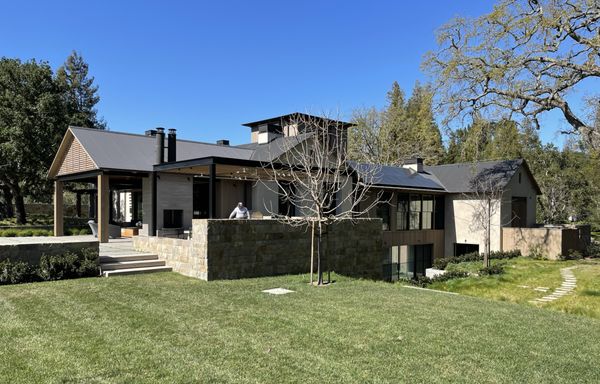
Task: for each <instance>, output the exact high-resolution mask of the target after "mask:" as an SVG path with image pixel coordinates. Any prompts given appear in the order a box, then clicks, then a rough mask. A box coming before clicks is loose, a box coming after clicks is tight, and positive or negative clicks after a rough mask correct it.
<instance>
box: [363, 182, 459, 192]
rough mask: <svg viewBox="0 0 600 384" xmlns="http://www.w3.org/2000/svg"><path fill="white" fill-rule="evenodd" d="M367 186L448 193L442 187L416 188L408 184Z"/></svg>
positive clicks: (370, 186)
mask: <svg viewBox="0 0 600 384" xmlns="http://www.w3.org/2000/svg"><path fill="white" fill-rule="evenodd" d="M369 188H383V189H399V190H405V191H428V192H440V193H448V191H446V190H445V189H444V188H418V187H413V186H409V185H392V184H371V185H369Z"/></svg>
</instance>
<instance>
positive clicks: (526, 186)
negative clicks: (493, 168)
mask: <svg viewBox="0 0 600 384" xmlns="http://www.w3.org/2000/svg"><path fill="white" fill-rule="evenodd" d="M519 174H520V175H521V182H519ZM514 197H525V198H526V201H527V227H533V226H535V222H536V220H535V219H536V217H535V216H536V204H537V195H536V190H535V186H534V184H533V180H532V179H531V177H529V172H526V171H525V169H523V168H521V169H519V171H518V172H515V174H514V175H513V177H512V179H511V180H510V182H509V183H508V184H507V185H506V188H505V193H504V196H503V199H502V200H503V203H502V224H503V226H512V223H511V222H510V220H511V213H512V198H514Z"/></svg>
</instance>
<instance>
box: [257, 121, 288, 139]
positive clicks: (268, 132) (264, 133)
mask: <svg viewBox="0 0 600 384" xmlns="http://www.w3.org/2000/svg"><path fill="white" fill-rule="evenodd" d="M282 135H283V134H282V131H281V127H279V126H277V125H275V124H263V125H259V126H258V144H267V143H269V142H271V141H272V140H273V139H275V138H277V137H281V136H282Z"/></svg>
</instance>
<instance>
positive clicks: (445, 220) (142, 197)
mask: <svg viewBox="0 0 600 384" xmlns="http://www.w3.org/2000/svg"><path fill="white" fill-rule="evenodd" d="M298 115H303V114H297V113H296V114H290V115H284V116H278V117H274V118H271V119H266V120H261V121H256V122H252V123H247V124H244V126H246V127H248V128H249V131H250V132H249V133H250V143H248V144H245V145H238V146H231V145H230V144H229V142H228V141H227V140H220V141H218V142H217V143H214V144H211V143H203V142H196V141H188V140H181V139H179V138H177V136H176V132H175V130H171V129H170V130H169V131H168V133H167V134H166V135H165V132H164V129H162V128H157V129H154V130H148V131H146V132H145V134H139V135H138V134H130V133H121V132H112V131H103V130H95V129H88V128H78V127H69V129H68V130H67V132H66V134H65V137H64V139H63V141H62V143H61V145H60V148H59V150H58V152H57V154H56V157H55V159H54V162H53V163H52V166H51V168H50V170H49V177H50V178H52V179H53V180H55V234H56V235H61V234H62V231H63V225H62V220H63V219H62V217H63V203H62V194H63V184H64V183H65V182H84V183H90V184H94V185H95V186H96V189H95V192H94V191H93V189H92V192H91V193H92V194H93V196H92V197H93V200H95V201H97V204H96V207H95V211H96V213H97V214H96V219H97V223H98V238H99V240H100V242H107V241H109V228H110V226H111V225H118V226H120V227H136V228H135V229H136V231H135V232H136V233H137V234H138V235H139V236H138V238H139V239H142V238H144V239H147V240H148V241H153V242H154V243H153V244H155V246H159V245H156V244H157V243H156V242H157V241H159V240H157V239H160V238H174V237H187V235H188V232H189V233H192V234H193V236H192V238H194V236H197V234H198V233H196V232H198V231H199V230H197V229H196V228H195V226H196V225H198V226H200V224H199V223H200V221H199V220H200V219H203V220H205V221H206V220H209V221H210V220H217V219H226V218H228V217H229V214H230V212H231V210H232V209H233V207H235V205H236V204H237V202H238V201H241V202H244V204H245V205H246V206H247V207H248V208H249V209H250V210H251V212H252V218H257V219H258V218H261V219H262V218H265V217H271V215H272V214H273V213H274V212H276V213H279V214H282V215H302V212H296V211H295V210H293V207H289V204H286V202H284V201H281V200H280V197H279V195H278V194H277V193H276V192H274V188H276V187H277V185H276V184H274V183H271V182H270V181H268V180H264V178H262V177H261V171H262V170H264V168H263V167H264V164H265V163H269V162H272V161H273V162H277V159H280V158H282V156H285V153H286V148H287V149H289V148H290V146H293V145H298V143H302V142H305V141H306V140H309V139H310V137H309V136H310V135H308V134H307V133H306V132H305V130H304V129H303V127H302V126H301V125H299V124H295V123H294V121H295V120H294V118H295V117H296V116H298ZM304 116H306V115H304ZM311 118H315V119H321V120H323V121H330V122H332V123H335V124H336V125H338V126H341V127H342V128H343V129H344V130H345V129H347V128H348V127H350V126H351V124H350V123H345V122H339V121H332V120H326V119H322V118H318V117H314V116H311ZM372 166H373V165H365V164H351V167H352V168H353V169H354V170H355V171H356V177H358V178H359V179H360V174H361V169H364V167H372ZM482 175H483V176H484V177H486V178H491V179H493V180H494V184H495V185H497V186H498V187H499V188H501V190H502V197H501V201H500V202H499V209H498V210H497V211H496V212H494V214H493V215H492V218H491V237H490V238H491V250H501V249H504V248H503V229H504V228H509V227H518V228H529V227H533V226H535V216H536V212H535V210H536V196H537V195H539V194H540V189H539V187H538V186H537V184H536V182H535V179H534V178H533V176H532V174H531V172H530V170H529V168H528V166H527V163H526V162H525V161H524V160H510V161H491V162H480V163H473V164H451V165H441V166H425V165H423V162H422V160H420V159H413V160H410V161H407V162H406V164H405V165H404V166H402V167H388V166H383V167H379V172H378V176H377V178H376V180H374V181H373V190H381V191H383V196H385V198H384V201H383V202H381V203H379V204H378V206H377V209H374V210H372V211H371V212H369V214H368V216H369V217H372V218H375V217H376V218H380V219H381V221H382V224H381V229H380V230H379V232H380V234H379V235H378V236H380V238H381V243H382V244H381V245H383V247H384V248H385V252H382V253H385V256H382V257H381V259H383V260H384V264H390V265H394V267H392V269H393V271H392V272H391V274H392V275H403V274H416V273H423V272H424V269H425V268H427V267H430V266H431V263H432V261H433V259H434V258H437V257H443V256H450V255H457V254H463V253H466V252H471V251H483V248H484V245H483V238H484V236H483V234H482V231H481V229H480V228H475V227H474V226H473V225H472V223H473V220H472V216H473V214H474V211H475V210H476V203H477V199H478V197H477V196H476V194H474V192H475V191H474V189H473V188H474V187H473V183H472V180H473V179H474V178H477V177H481V176H482ZM349 177H350V176H349ZM259 179H261V181H260V182H257V180H259ZM270 183H271V184H270ZM139 223H141V226H140V227H141V228H139V231H138V230H137V226H138V224H139ZM202 225H204V224H202ZM236 225H238V224H236ZM247 225H248V226H250V225H252V224H249V223H248V224H247ZM192 227H194V229H193V230H192ZM207 228H208V227H207ZM271 230H274V229H271ZM184 231H185V232H186V233H184ZM356 231H357V232H356V233H358V229H357V230H356ZM238 232H239V229H238ZM201 233H202V234H203V236H204V235H206V233H207V232H206V230H205V231H204V232H201ZM348 236H350V237H351V236H352V234H346V237H348ZM139 239H138V240H137V243H138V244H141V242H142V240H139ZM152 239H154V240H152ZM180 241H186V240H180ZM165 244H166V243H165ZM173 244H174V243H173ZM177 244H179V245H178V246H180V247H184V248H185V247H187V245H186V244H187V243H177ZM163 245H164V244H162V243H161V245H160V248H161V250H162V251H161V252H162V253H163V257H165V258H169V257H170V256H169V252H170V251H169V248H165V247H164V246H163ZM209 245H210V244H209ZM381 245H373V247H377V246H381ZM239 246H240V247H242V248H245V249H246V251H252V249H249V248H248V246H246V245H243V244H239ZM252 246H253V245H252V244H251V246H250V247H252ZM203 247H204V248H207V247H208V245H206V244H204V245H203ZM186 249H187V248H186ZM207 249H208V248H207ZM186 252H188V251H186ZM189 252H192V251H189ZM189 252H188V253H189ZM203 252H204V253H205V255H204V257H205V258H206V257H209V256H210V253H211V251H210V250H206V249H204V251H203ZM357 257H358V256H357ZM378 257H379V256H378ZM378 260H379V259H378ZM385 260H387V261H385ZM188 264H189V263H188ZM355 264H356V263H355ZM359 264H360V263H359ZM359 264H356V265H359ZM204 267H206V266H204ZM377 267H378V268H379V266H377ZM299 268H300V267H299ZM283 272H285V271H284V270H283V269H282V270H281V273H283ZM273 273H280V272H279V271H276V270H274V271H273ZM191 274H193V275H195V276H199V277H203V278H208V277H207V276H208V275H207V274H206V271H205V272H203V273H191ZM248 274H250V275H251V274H252V273H251V272H249V273H248ZM248 274H246V275H248ZM228 276H230V277H231V276H234V275H228Z"/></svg>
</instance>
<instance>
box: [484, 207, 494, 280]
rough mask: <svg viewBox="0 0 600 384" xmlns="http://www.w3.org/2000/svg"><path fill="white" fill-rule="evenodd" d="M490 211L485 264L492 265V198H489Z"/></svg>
mask: <svg viewBox="0 0 600 384" xmlns="http://www.w3.org/2000/svg"><path fill="white" fill-rule="evenodd" d="M487 203H488V206H487V208H488V211H487V228H486V229H485V231H486V233H485V252H484V253H483V266H484V267H486V268H487V267H489V266H490V248H491V245H492V244H491V243H492V241H491V238H492V228H491V227H492V200H491V199H488V201H487Z"/></svg>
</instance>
